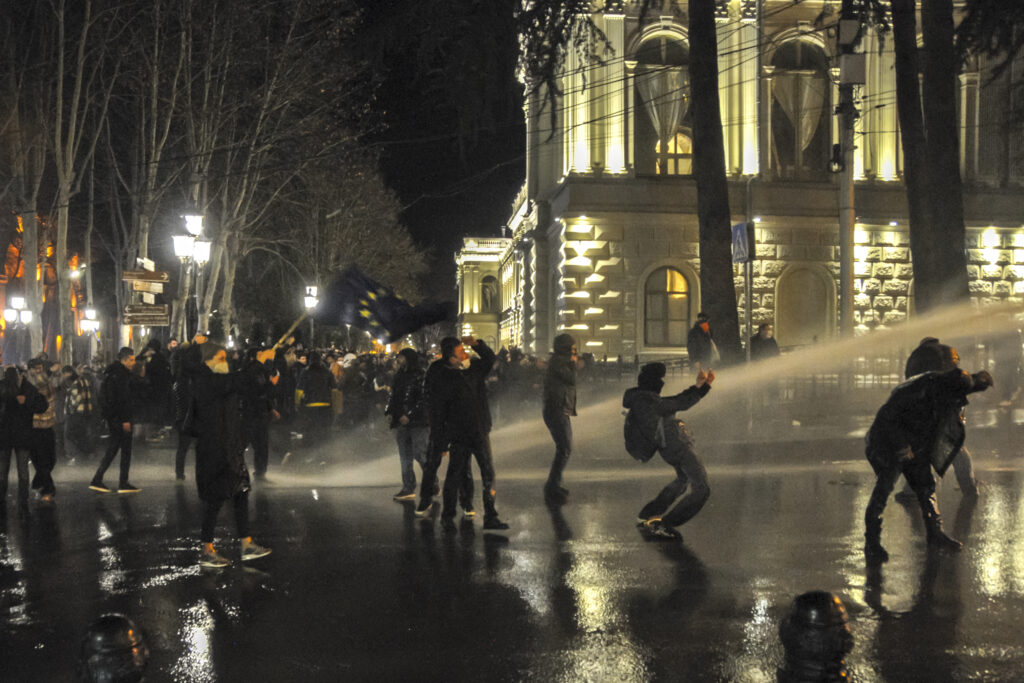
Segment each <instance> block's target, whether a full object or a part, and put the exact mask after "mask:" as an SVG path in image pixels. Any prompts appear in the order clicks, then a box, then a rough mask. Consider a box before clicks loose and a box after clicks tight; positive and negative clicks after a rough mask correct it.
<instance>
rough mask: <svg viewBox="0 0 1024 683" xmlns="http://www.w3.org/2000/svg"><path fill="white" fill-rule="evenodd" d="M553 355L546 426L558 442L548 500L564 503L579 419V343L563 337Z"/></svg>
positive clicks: (547, 380)
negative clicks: (564, 476)
mask: <svg viewBox="0 0 1024 683" xmlns="http://www.w3.org/2000/svg"><path fill="white" fill-rule="evenodd" d="M552 349H553V352H552V354H551V358H550V359H549V360H548V367H547V372H546V374H545V375H544V408H543V411H542V415H543V417H544V424H545V426H547V428H548V432H550V433H551V438H552V440H554V442H555V457H554V460H553V461H552V462H551V471H550V472H549V473H548V480H547V482H546V483H545V484H544V500H545V501H546V502H548V503H553V504H562V503H565V501H566V499H567V498H568V497H569V489H567V488H565V487H564V486H562V473H563V472H564V471H565V466H566V465H567V464H568V463H569V456H570V455H571V454H572V423H571V422H570V420H569V418H570V417H575V416H576V371H577V369H578V367H579V360H578V356H577V352H576V340H575V339H573V338H572V335H571V334H560V335H558V336H557V337H555V340H554V343H553V344H552Z"/></svg>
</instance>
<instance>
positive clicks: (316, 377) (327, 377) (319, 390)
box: [296, 363, 334, 406]
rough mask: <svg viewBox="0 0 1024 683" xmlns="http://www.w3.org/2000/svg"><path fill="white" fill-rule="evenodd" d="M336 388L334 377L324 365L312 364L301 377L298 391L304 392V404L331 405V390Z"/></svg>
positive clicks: (297, 387)
mask: <svg viewBox="0 0 1024 683" xmlns="http://www.w3.org/2000/svg"><path fill="white" fill-rule="evenodd" d="M333 388H334V376H333V375H331V371H330V370H328V369H327V368H326V367H325V366H324V364H323V363H311V364H310V365H309V367H308V368H306V369H305V370H303V371H302V373H301V374H300V375H299V381H298V384H297V385H296V389H298V390H299V391H301V392H302V404H303V405H306V406H308V405H310V404H312V403H320V404H325V405H328V406H329V405H331V389H333Z"/></svg>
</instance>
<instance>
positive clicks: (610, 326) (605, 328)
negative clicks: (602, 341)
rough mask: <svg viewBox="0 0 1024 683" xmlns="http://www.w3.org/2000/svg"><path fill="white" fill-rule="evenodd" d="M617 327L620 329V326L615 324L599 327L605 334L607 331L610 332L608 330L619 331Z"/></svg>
mask: <svg viewBox="0 0 1024 683" xmlns="http://www.w3.org/2000/svg"><path fill="white" fill-rule="evenodd" d="M619 327H620V325H619V324H618V323H615V324H613V325H601V330H602V331H604V332H607V331H610V330H617V329H619Z"/></svg>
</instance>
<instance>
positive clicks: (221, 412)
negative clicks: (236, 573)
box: [193, 342, 270, 568]
mask: <svg viewBox="0 0 1024 683" xmlns="http://www.w3.org/2000/svg"><path fill="white" fill-rule="evenodd" d="M201 350H202V361H203V362H202V365H200V366H199V369H198V370H197V371H196V375H195V377H194V378H193V388H194V399H193V400H194V401H195V422H194V425H193V430H194V432H195V434H196V438H197V442H196V487H197V489H198V490H199V498H200V499H201V500H202V501H203V526H202V532H201V538H200V540H201V542H202V551H201V554H200V559H199V563H200V564H201V565H202V566H204V567H215V568H219V567H226V566H227V565H229V564H230V561H229V560H228V559H227V558H225V557H224V556H223V555H221V554H219V553H218V552H217V551H216V549H214V546H213V537H214V531H215V530H216V527H217V515H218V513H219V512H220V508H221V506H223V505H224V503H225V501H229V500H230V501H231V502H232V505H233V507H234V511H235V524H236V526H237V528H238V538H239V539H240V541H241V558H242V561H243V562H246V561H249V560H255V559H257V558H260V557H264V556H266V555H269V554H270V549H269V548H264V547H262V546H260V545H258V544H257V543H256V542H255V541H253V540H252V536H250V535H249V488H250V486H249V471H248V470H247V469H246V466H245V442H244V440H243V435H242V409H241V406H240V404H239V397H238V393H239V390H240V389H241V387H242V384H243V379H242V377H241V375H240V373H238V372H234V373H232V372H230V371H229V368H228V357H227V350H226V349H225V348H224V347H223V346H220V345H218V344H213V343H211V342H207V343H206V344H203V345H202V347H201Z"/></svg>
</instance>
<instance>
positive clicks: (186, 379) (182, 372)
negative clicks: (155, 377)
mask: <svg viewBox="0 0 1024 683" xmlns="http://www.w3.org/2000/svg"><path fill="white" fill-rule="evenodd" d="M199 346H200V345H199V344H183V345H181V346H179V347H178V348H177V350H176V351H175V352H174V356H173V357H172V358H171V360H172V363H171V367H172V368H173V369H174V384H173V385H172V386H171V396H172V400H173V402H174V424H175V426H177V427H178V429H181V427H182V425H183V424H184V422H185V418H186V417H187V416H188V408H189V405H190V404H191V403H192V379H193V378H194V377H195V375H196V374H197V373H198V372H199V367H200V366H201V365H202V364H203V361H202V351H201V350H200V348H199Z"/></svg>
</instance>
